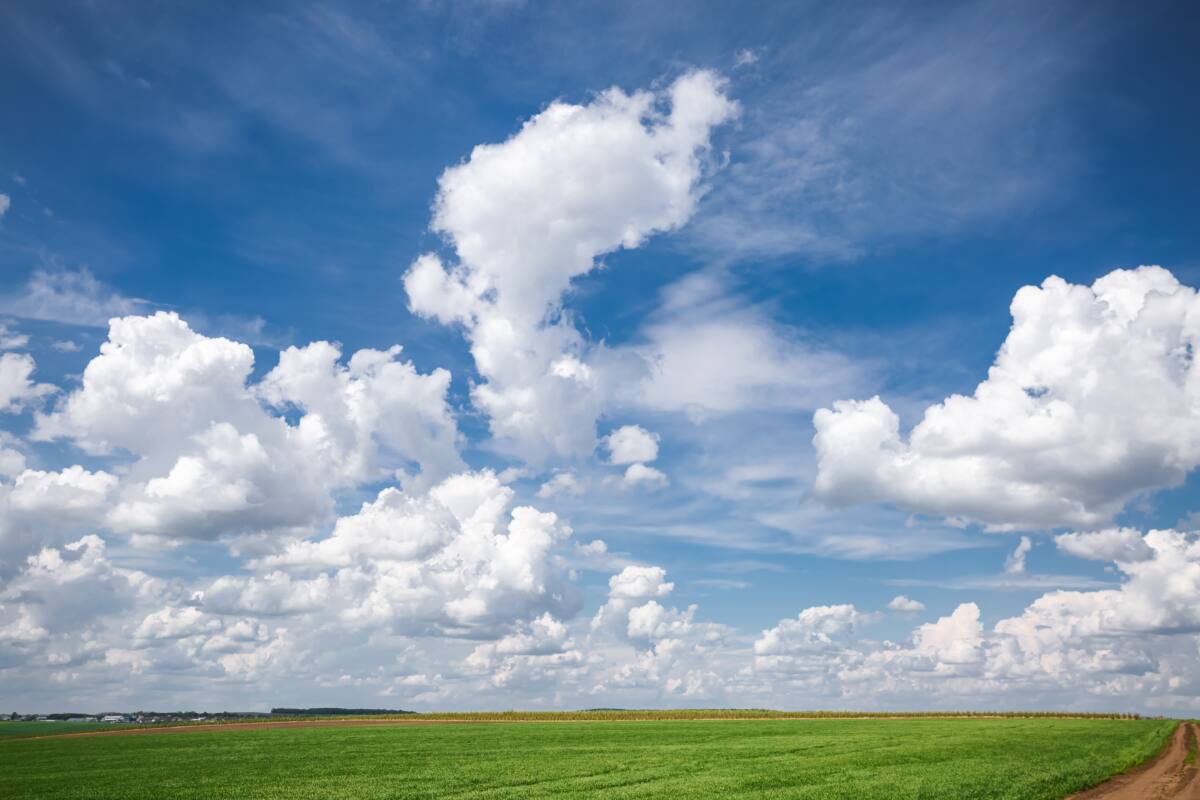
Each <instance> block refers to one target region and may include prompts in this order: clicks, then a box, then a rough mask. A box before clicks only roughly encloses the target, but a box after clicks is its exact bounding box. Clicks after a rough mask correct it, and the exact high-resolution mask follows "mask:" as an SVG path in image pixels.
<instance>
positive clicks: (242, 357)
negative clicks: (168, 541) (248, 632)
mask: <svg viewBox="0 0 1200 800" xmlns="http://www.w3.org/2000/svg"><path fill="white" fill-rule="evenodd" d="M399 354H400V349H399V348H398V347H394V348H392V349H390V350H387V351H376V350H360V351H358V352H357V353H355V354H354V355H353V356H351V358H350V359H349V361H348V363H347V364H342V363H341V360H340V359H341V352H340V351H339V350H338V349H337V348H336V347H335V346H333V345H331V344H328V343H326V342H315V343H313V344H311V345H308V346H307V347H305V348H289V349H288V350H286V351H284V352H283V353H282V354H281V355H280V361H279V365H278V366H276V367H275V368H274V369H272V370H271V371H270V372H269V373H268V374H267V375H266V376H265V377H264V378H263V380H262V381H261V382H260V383H259V384H256V385H248V384H247V380H248V378H249V376H250V374H251V371H252V369H253V365H254V355H253V352H252V351H251V349H250V348H249V347H248V346H246V345H244V344H241V343H238V342H233V341H230V340H228V339H221V338H210V337H206V336H203V335H201V334H198V333H196V332H194V331H193V330H191V328H189V327H188V325H187V324H186V323H185V322H184V321H183V320H181V319H180V318H179V317H178V316H177V315H175V314H173V313H165V312H159V313H157V314H155V315H154V316H151V317H125V318H120V319H115V320H113V322H112V325H111V327H110V330H109V338H108V341H107V342H105V343H104V344H103V345H102V346H101V349H100V355H99V356H97V357H96V358H94V359H92V361H91V362H90V363H89V364H88V365H87V367H86V369H85V370H84V374H83V382H82V384H83V385H82V387H81V388H80V389H78V390H76V391H74V392H72V393H71V394H69V395H68V396H67V397H66V398H65V399H64V400H63V401H62V402H61V403H60V404H59V406H58V407H57V408H56V409H55V410H54V411H53V412H52V413H49V414H41V415H38V416H37V424H36V426H35V431H34V434H33V436H34V438H35V439H41V440H52V439H60V438H67V439H70V440H71V441H72V442H73V443H75V444H77V445H78V446H80V447H81V448H83V449H84V450H85V451H86V452H89V453H95V454H103V453H129V454H132V455H133V456H134V459H135V460H134V461H133V463H132V464H131V465H130V466H129V469H128V471H127V473H126V474H125V475H124V477H123V478H122V487H121V497H120V501H119V503H118V504H117V505H116V506H115V508H114V509H113V510H112V512H111V514H110V517H109V524H110V525H111V526H112V527H113V528H114V529H116V530H118V531H124V532H128V533H134V534H143V535H152V536H161V537H174V538H209V539H211V538H217V537H220V536H223V535H233V534H245V533H257V532H262V531H268V532H269V531H300V532H302V531H305V530H308V529H310V528H311V527H312V526H314V525H316V524H318V523H320V522H322V521H323V520H324V519H326V518H327V517H328V515H329V514H330V511H331V507H332V499H331V496H330V493H331V492H332V491H334V490H337V489H339V488H343V487H350V486H355V485H358V484H360V483H365V482H370V481H378V480H382V479H387V478H392V477H399V478H401V479H402V480H405V481H413V480H416V481H417V482H416V483H414V486H418V485H419V484H420V483H421V482H428V481H430V480H435V479H437V478H440V477H442V476H444V475H446V474H448V473H449V472H450V471H452V470H453V469H456V468H458V467H459V466H461V463H462V462H461V461H460V460H459V457H458V454H457V450H456V448H457V440H458V434H457V428H456V425H455V421H454V417H453V415H452V414H451V412H450V410H449V408H448V406H447V405H446V392H447V390H448V387H449V381H450V375H449V373H447V372H446V371H445V370H435V371H434V372H433V373H431V374H429V375H421V374H419V373H417V372H416V370H415V369H414V368H413V366H412V364H411V363H409V362H403V361H400V360H399V359H398V356H399ZM264 403H266V404H269V405H270V406H271V407H273V408H277V409H279V410H280V411H282V412H288V411H295V412H299V415H298V419H297V422H296V423H295V424H289V422H288V421H287V419H285V418H284V417H283V416H275V415H273V414H271V413H269V411H270V409H268V408H264ZM413 466H415V467H417V468H418V469H417V470H415V471H410V468H411V467H413ZM418 479H419V480H418Z"/></svg>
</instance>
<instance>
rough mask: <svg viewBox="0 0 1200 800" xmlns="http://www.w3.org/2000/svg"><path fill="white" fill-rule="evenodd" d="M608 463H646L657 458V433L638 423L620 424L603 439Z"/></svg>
mask: <svg viewBox="0 0 1200 800" xmlns="http://www.w3.org/2000/svg"><path fill="white" fill-rule="evenodd" d="M604 446H605V447H607V448H608V454H609V457H608V460H609V463H610V464H636V463H646V462H649V461H653V460H654V459H656V458H658V434H657V433H651V432H650V431H648V430H646V429H645V428H643V427H641V426H640V425H622V426H621V427H620V428H617V429H616V430H615V431H613V432H612V433H610V434H609V435H608V436H607V437H605V439H604Z"/></svg>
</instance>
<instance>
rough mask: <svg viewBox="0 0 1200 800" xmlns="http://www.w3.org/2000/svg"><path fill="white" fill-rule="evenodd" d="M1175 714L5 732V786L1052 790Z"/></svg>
mask: <svg viewBox="0 0 1200 800" xmlns="http://www.w3.org/2000/svg"><path fill="white" fill-rule="evenodd" d="M1173 727H1174V723H1172V722H1163V721H1154V720H1080V719H895V720H882V719H881V720H760V721H718V720H712V721H708V720H704V721H690V722H689V721H668V722H553V723H544V722H528V723H513V724H500V725H497V724H448V725H412V726H383V727H379V726H377V727H343V728H290V729H275V730H270V729H242V730H228V731H218V732H196V733H192V732H186V733H156V734H144V735H133V736H96V737H80V738H68V739H28V740H13V739H10V740H6V741H3V742H0V797H5V798H11V799H12V800H16V798H50V797H62V798H130V799H136V798H156V800H158V799H160V798H317V797H353V798H448V797H455V798H545V797H571V796H582V795H585V794H586V795H588V796H598V797H604V798H635V797H636V798H649V797H654V798H660V797H672V798H708V797H721V796H733V795H739V796H751V797H761V798H854V799H855V800H861V798H954V799H955V800H967V799H968V798H1011V799H1012V800H1016V799H1017V798H1055V797H1061V796H1063V795H1065V794H1067V793H1069V792H1072V791H1075V790H1077V789H1080V788H1084V787H1086V786H1089V785H1091V784H1094V783H1097V782H1099V781H1101V780H1103V779H1104V778H1106V777H1108V776H1109V775H1111V774H1112V773H1114V772H1117V771H1120V770H1122V769H1125V768H1128V767H1129V766H1132V765H1133V764H1136V763H1138V762H1139V761H1141V760H1143V759H1145V758H1147V757H1149V756H1151V755H1152V754H1153V753H1155V752H1156V751H1157V750H1158V749H1159V748H1160V747H1161V745H1162V744H1163V743H1164V742H1165V740H1166V738H1167V736H1168V735H1169V734H1170V732H1171V730H1172V729H1173Z"/></svg>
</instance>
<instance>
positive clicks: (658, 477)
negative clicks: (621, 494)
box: [621, 464, 670, 489]
mask: <svg viewBox="0 0 1200 800" xmlns="http://www.w3.org/2000/svg"><path fill="white" fill-rule="evenodd" d="M669 482H670V481H669V480H668V479H667V476H666V474H665V473H664V472H663V471H662V470H658V469H655V468H654V467H651V466H647V465H646V464H630V465H629V466H628V467H627V468H626V470H625V474H624V475H623V476H622V477H621V483H622V484H624V485H625V486H629V487H636V486H644V487H647V488H651V489H659V488H662V487H663V486H666V485H667V484H668V483H669Z"/></svg>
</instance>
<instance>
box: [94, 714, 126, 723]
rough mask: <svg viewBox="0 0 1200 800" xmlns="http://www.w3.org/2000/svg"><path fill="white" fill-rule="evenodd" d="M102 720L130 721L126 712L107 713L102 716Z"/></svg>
mask: <svg viewBox="0 0 1200 800" xmlns="http://www.w3.org/2000/svg"><path fill="white" fill-rule="evenodd" d="M100 721H101V722H128V721H129V720H128V719H127V718H126V716H125V715H124V714H105V715H104V716H103V717H101V718H100Z"/></svg>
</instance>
